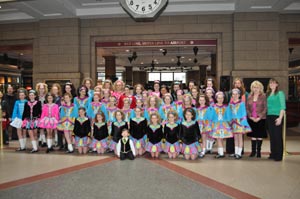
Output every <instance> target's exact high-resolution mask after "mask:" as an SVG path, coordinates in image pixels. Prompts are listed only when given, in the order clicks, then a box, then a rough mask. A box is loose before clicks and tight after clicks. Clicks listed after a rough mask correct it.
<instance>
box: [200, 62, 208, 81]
mask: <svg viewBox="0 0 300 199" xmlns="http://www.w3.org/2000/svg"><path fill="white" fill-rule="evenodd" d="M206 67H207V65H199V73H200V75H199V77H200V82H201V83H205V79H206Z"/></svg>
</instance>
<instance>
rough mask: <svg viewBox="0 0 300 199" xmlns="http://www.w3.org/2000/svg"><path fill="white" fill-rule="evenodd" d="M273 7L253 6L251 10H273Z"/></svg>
mask: <svg viewBox="0 0 300 199" xmlns="http://www.w3.org/2000/svg"><path fill="white" fill-rule="evenodd" d="M271 8H272V6H251V9H271Z"/></svg>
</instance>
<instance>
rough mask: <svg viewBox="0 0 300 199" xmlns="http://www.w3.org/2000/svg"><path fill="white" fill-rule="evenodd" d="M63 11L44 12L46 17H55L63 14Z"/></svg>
mask: <svg viewBox="0 0 300 199" xmlns="http://www.w3.org/2000/svg"><path fill="white" fill-rule="evenodd" d="M61 15H62V14H61V13H50V14H44V17H55V16H61Z"/></svg>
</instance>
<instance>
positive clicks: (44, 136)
mask: <svg viewBox="0 0 300 199" xmlns="http://www.w3.org/2000/svg"><path fill="white" fill-rule="evenodd" d="M42 142H43V143H46V135H45V134H43V135H42Z"/></svg>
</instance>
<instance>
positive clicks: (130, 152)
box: [117, 129, 135, 160]
mask: <svg viewBox="0 0 300 199" xmlns="http://www.w3.org/2000/svg"><path fill="white" fill-rule="evenodd" d="M117 154H118V157H119V158H120V160H125V159H126V158H128V159H129V160H134V157H135V149H134V144H133V142H132V140H130V139H129V131H128V129H123V130H122V138H121V139H120V140H119V142H118V144H117Z"/></svg>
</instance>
